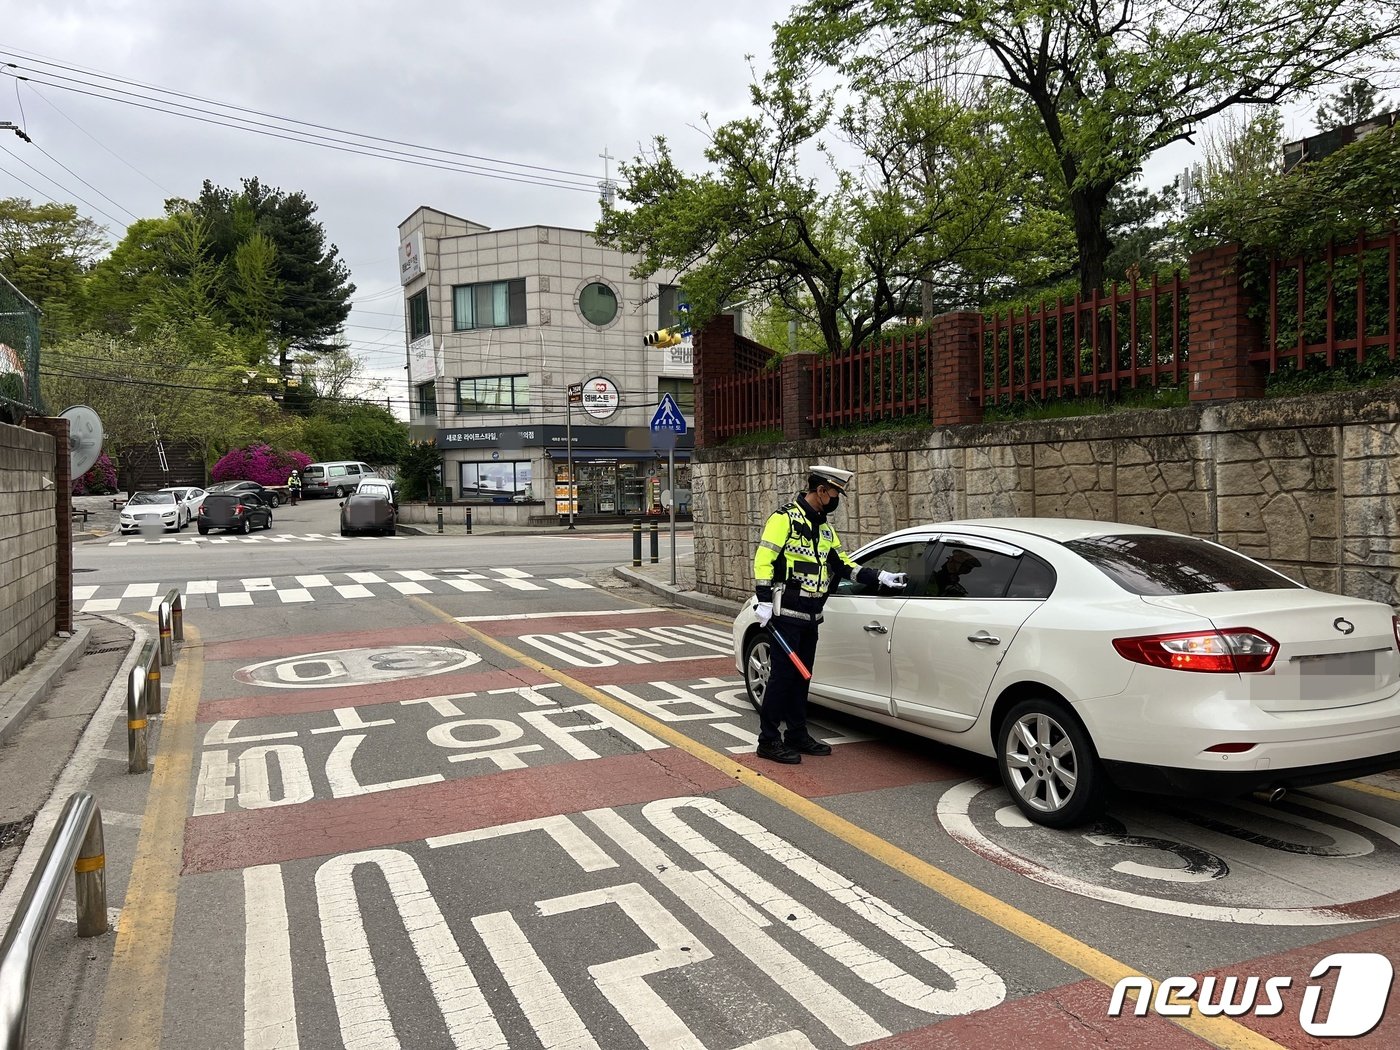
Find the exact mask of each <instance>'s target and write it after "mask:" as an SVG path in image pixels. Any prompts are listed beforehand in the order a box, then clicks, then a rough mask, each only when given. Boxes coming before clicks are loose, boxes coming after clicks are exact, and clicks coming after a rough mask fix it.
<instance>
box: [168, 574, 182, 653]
mask: <svg viewBox="0 0 1400 1050" xmlns="http://www.w3.org/2000/svg"><path fill="white" fill-rule="evenodd" d="M165 600H166V601H167V602H169V603H170V627H171V633H172V634H173V635H174V638H175V641H177V642H183V641H184V640H185V599H184V598H183V597H182V596H181V594H180V588H179V587H171V588H170V590H169V591H168V592H167V593H166V595H165Z"/></svg>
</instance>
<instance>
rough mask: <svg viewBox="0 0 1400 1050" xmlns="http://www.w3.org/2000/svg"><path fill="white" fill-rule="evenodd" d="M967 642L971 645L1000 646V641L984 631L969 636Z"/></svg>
mask: <svg viewBox="0 0 1400 1050" xmlns="http://www.w3.org/2000/svg"><path fill="white" fill-rule="evenodd" d="M967 640H968V641H969V642H971V643H972V644H973V645H1000V644H1001V639H1000V638H998V637H997V636H996V635H994V634H988V633H987V632H986V631H978V632H977V633H976V634H969V635H968V636H967Z"/></svg>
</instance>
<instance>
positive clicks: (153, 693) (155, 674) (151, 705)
mask: <svg viewBox="0 0 1400 1050" xmlns="http://www.w3.org/2000/svg"><path fill="white" fill-rule="evenodd" d="M139 662H140V663H141V664H142V665H143V666H144V667H145V668H146V713H147V714H148V715H158V714H160V712H161V708H162V706H163V698H162V697H161V695H160V652H159V650H158V649H157V648H156V643H155V642H154V641H150V642H147V643H146V644H145V645H144V646H142V648H141V659H140V661H139Z"/></svg>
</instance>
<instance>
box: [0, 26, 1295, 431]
mask: <svg viewBox="0 0 1400 1050" xmlns="http://www.w3.org/2000/svg"><path fill="white" fill-rule="evenodd" d="M790 6H791V0H742V2H734V0H707V2H705V3H696V2H693V0H690V2H684V3H682V2H678V0H651V2H643V0H515V2H509V3H506V2H500V0H472V2H463V0H458V2H455V3H454V2H451V0H433V2H424V0H394V2H388V0H383V2H371V0H280V2H276V3H274V2H270V0H243V2H241V3H237V4H222V3H218V4H216V3H209V2H207V0H116V2H113V0H108V2H98V0H86V2H80V0H45V2H44V3H42V4H35V3H32V2H28V0H26V2H24V3H20V2H19V0H0V26H3V27H4V31H3V33H2V34H0V62H7V63H15V64H16V65H18V66H21V67H25V68H24V69H20V70H9V71H8V72H11V73H14V72H18V73H21V74H22V75H29V76H30V77H31V80H30V81H29V82H24V83H20V82H17V81H16V80H15V79H13V78H12V77H10V76H3V77H0V123H4V122H6V121H9V122H12V123H15V124H18V125H21V126H22V127H23V128H24V129H26V130H27V132H28V134H29V135H30V137H31V138H32V139H33V145H32V146H31V145H27V144H26V143H24V142H22V141H21V140H19V139H18V138H15V137H14V136H13V135H12V134H11V133H9V132H5V131H0V197H9V196H19V197H26V198H29V199H31V200H36V201H38V200H45V199H52V200H57V201H64V202H74V203H77V204H78V205H79V207H80V209H81V210H82V211H83V212H84V213H85V214H88V215H90V216H91V217H92V218H94V219H95V220H97V221H98V222H99V223H102V224H103V225H105V226H106V227H107V228H108V230H109V233H110V235H111V237H112V240H113V242H115V241H116V240H119V239H120V237H121V236H122V234H123V233H124V227H123V226H122V223H125V222H130V221H132V220H133V218H135V217H143V218H144V217H150V216H157V215H161V214H163V210H164V209H163V204H164V200H165V199H166V198H167V197H171V196H178V197H193V196H195V195H197V194H198V192H199V188H200V184H201V183H202V181H203V180H204V179H210V180H212V181H214V182H215V183H217V184H220V185H223V186H231V187H236V186H237V185H238V184H239V181H240V180H241V179H242V178H244V177H247V176H253V175H256V176H258V177H259V178H260V179H262V180H263V182H264V183H266V184H269V185H272V186H277V187H280V188H282V189H284V190H287V191H295V190H300V191H302V192H304V193H305V194H306V195H307V196H308V197H309V198H310V199H311V200H313V201H314V202H315V203H316V204H317V205H318V206H319V212H318V215H317V217H318V218H319V219H320V221H321V222H322V224H323V225H324V226H325V229H326V233H327V235H328V237H329V239H330V241H331V242H333V243H334V244H336V245H337V246H338V247H339V249H340V253H341V256H342V257H343V258H344V259H345V261H346V263H347V264H348V266H349V267H350V271H351V275H352V279H353V280H354V282H355V285H356V291H355V297H354V301H355V307H354V312H353V313H352V314H351V317H350V322H349V326H348V328H347V330H346V335H347V338H348V340H349V342H350V344H351V346H352V348H353V349H354V351H355V352H356V353H357V354H358V355H359V356H360V357H361V358H362V359H363V360H364V362H365V364H366V366H367V368H368V369H369V370H370V371H371V372H372V373H374V374H376V375H378V376H381V377H384V378H386V379H388V380H389V381H390V384H391V385H390V388H389V390H388V391H387V393H388V394H389V396H391V397H393V398H395V399H402V398H404V397H405V391H404V389H403V370H402V364H403V360H404V349H403V323H402V316H403V310H402V297H401V295H400V291H399V283H398V274H397V247H398V240H397V227H398V224H399V222H401V221H402V220H403V219H404V218H405V217H406V216H408V215H409V214H410V213H411V212H412V211H413V210H414V209H415V208H417V207H418V206H419V205H431V206H433V207H437V208H441V209H442V210H444V211H448V212H451V213H453V214H456V215H460V216H462V217H465V218H469V219H472V220H474V221H477V222H480V223H484V224H485V225H487V226H491V227H494V228H507V227H512V226H523V225H531V224H535V223H542V224H551V225H560V226H571V227H580V228H584V229H588V228H591V227H592V225H593V224H594V222H595V221H596V219H597V216H598V204H597V191H596V188H590V187H588V186H585V188H584V189H568V188H561V187H558V186H548V187H546V186H539V185H526V184H522V183H519V182H511V181H506V180H504V179H499V178H489V177H483V176H481V175H471V174H464V173H461V172H449V171H442V170H435V169H433V168H430V167H419V166H412V165H409V164H405V163H396V162H394V161H390V160H385V159H377V158H371V157H365V156H358V155H355V154H352V153H346V152H336V151H333V150H330V149H325V148H321V147H317V146H313V145H307V144H304V143H301V142H294V141H286V140H283V139H277V138H271V137H267V136H264V135H258V134H251V133H249V132H247V131H240V130H234V129H232V128H228V127H220V126H216V125H214V124H210V123H202V122H199V121H197V120H193V119H188V118H182V117H179V116H171V115H167V114H164V113H159V112H153V111H152V110H151V109H146V108H139V107H138V106H135V105H131V104H123V103H121V102H118V101H113V99H112V96H113V95H114V94H115V92H116V91H117V90H127V91H139V92H140V93H141V94H145V95H149V94H151V92H149V91H147V90H145V89H139V88H133V87H132V86H131V85H130V84H118V83H115V82H113V81H107V82H106V86H105V87H99V88H96V89H93V88H91V87H83V88H82V89H81V90H82V91H88V92H94V91H95V94H81V93H77V92H75V91H73V90H64V89H63V88H61V87H57V86H43V85H40V84H38V83H36V81H38V80H47V81H50V82H51V83H52V84H54V85H57V84H64V83H69V82H67V81H65V80H63V79H61V78H63V77H73V78H75V79H81V80H87V81H89V82H91V81H92V80H93V74H105V75H107V76H109V77H114V78H121V79H123V80H127V81H136V82H139V83H140V84H143V85H149V86H153V87H159V88H164V89H168V90H171V91H178V92H182V93H184V94H187V95H192V96H199V97H200V98H202V99H208V100H213V101H215V102H220V103H226V104H231V105H235V106H240V107H245V108H247V109H251V110H260V111H263V112H265V113H268V114H273V115H276V116H278V117H289V118H294V119H296V120H300V121H305V122H308V123H312V124H320V125H325V126H328V127H333V128H337V129H345V130H348V131H354V132H360V133H363V134H368V135H376V136H380V137H383V138H386V139H395V140H400V141H401V142H404V143H411V144H414V145H415V146H430V147H436V148H438V149H445V150H455V151H460V152H462V153H468V154H474V155H477V156H478V157H483V158H491V159H492V161H508V162H514V163H515V164H527V165H536V166H538V167H541V168H550V169H558V170H559V171H562V172H568V173H574V174H566V175H559V174H554V175H552V176H551V175H550V174H549V173H546V172H538V171H536V172H531V171H530V170H529V169H519V168H513V169H504V166H503V165H500V164H495V163H491V162H489V161H480V162H477V163H480V164H482V165H483V166H485V167H487V168H489V169H491V170H493V171H496V172H498V173H500V172H501V171H502V170H510V171H512V172H513V176H514V177H522V176H523V177H530V178H533V177H536V176H538V177H554V178H562V179H564V180H565V181H567V182H570V183H591V182H593V181H596V179H598V178H601V177H602V174H603V164H604V162H603V160H602V159H601V158H600V157H599V154H601V153H602V152H603V151H604V148H605V147H606V148H607V149H608V150H609V151H610V152H611V153H612V154H613V155H614V156H615V157H622V158H631V157H632V156H634V155H635V154H636V152H637V151H638V148H639V145H640V144H642V143H645V142H648V141H650V139H651V138H652V136H654V135H656V134H665V135H666V136H667V137H668V138H669V139H670V140H671V142H672V144H673V147H674V148H675V150H676V153H677V155H678V157H679V159H680V160H681V161H682V162H683V163H686V164H687V166H689V167H692V168H695V167H698V166H699V163H700V151H701V149H702V148H703V138H702V136H701V135H700V133H699V132H698V131H696V130H695V127H694V126H695V125H698V124H700V123H701V114H704V113H708V114H710V116H711V118H712V120H713V121H714V122H715V123H719V122H721V121H723V120H724V119H727V118H730V117H733V116H737V115H739V114H740V113H742V112H743V111H744V109H745V107H746V104H747V90H748V86H749V84H750V82H751V76H752V75H751V72H750V67H749V62H748V60H747V59H746V56H747V55H753V56H756V61H758V62H759V63H763V62H764V61H765V60H766V56H767V54H768V48H769V43H770V41H771V37H772V33H771V27H772V25H773V23H774V22H776V21H778V20H780V19H781V18H782V17H783V16H784V15H785V14H786V13H787V11H788V9H789V8H790ZM40 60H43V61H44V62H47V63H54V64H57V65H43V64H41V62H40ZM60 66H62V67H68V68H67V69H63V68H58V67H60ZM31 71H38V72H31ZM78 71H82V72H78ZM71 86H75V85H72V84H70V87H71ZM101 96H105V97H101ZM185 101H186V102H187V103H188V104H191V105H194V104H196V103H194V102H193V101H191V100H185ZM142 104H143V105H148V104H149V103H147V102H143V103H142ZM206 108H207V107H206ZM211 119H215V118H211ZM250 119H266V118H258V117H251V118H250ZM305 130H307V131H314V129H305ZM1290 130H1291V129H1290ZM1300 130H1302V131H1306V130H1307V129H1306V128H1302V129H1300ZM322 134H330V133H329V132H322ZM391 148H396V149H401V150H404V151H405V152H406V153H409V154H410V155H413V156H418V157H422V158H425V159H427V158H428V155H426V154H424V153H423V152H422V151H421V150H416V149H414V148H413V146H393V147H391ZM1178 156H1179V157H1180V159H1178V158H1177V157H1169V158H1162V159H1159V160H1158V161H1157V162H1156V163H1155V164H1154V165H1153V166H1152V167H1151V168H1149V182H1151V183H1152V185H1154V186H1155V185H1159V184H1160V183H1162V182H1166V181H1170V178H1171V173H1172V172H1174V171H1175V170H1179V168H1180V167H1181V166H1182V164H1183V163H1184V162H1185V161H1186V160H1189V157H1187V156H1180V155H1178ZM1153 168H1155V169H1156V171H1157V172H1158V173H1160V177H1159V178H1156V179H1154V178H1152V175H1153ZM65 169H67V170H65ZM613 170H614V171H616V162H614V164H613ZM395 407H396V408H398V409H400V411H401V414H402V407H403V406H402V404H396V406H395Z"/></svg>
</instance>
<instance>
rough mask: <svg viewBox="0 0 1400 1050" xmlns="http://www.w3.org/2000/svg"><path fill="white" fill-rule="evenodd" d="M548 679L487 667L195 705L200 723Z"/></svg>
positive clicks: (524, 671) (267, 691)
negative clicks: (379, 682) (460, 672)
mask: <svg viewBox="0 0 1400 1050" xmlns="http://www.w3.org/2000/svg"><path fill="white" fill-rule="evenodd" d="M549 681H551V679H548V678H546V677H545V676H544V675H542V674H540V673H538V672H537V671H531V670H529V669H528V668H525V667H521V668H518V669H516V670H509V671H502V670H496V669H494V668H488V669H485V670H481V671H469V672H465V673H462V674H442V675H434V676H432V677H430V678H401V679H398V680H397V681H392V682H384V683H382V684H380V685H372V686H371V685H347V686H338V687H336V688H334V689H264V690H263V691H262V692H260V693H257V694H255V695H253V696H233V697H228V698H226V699H223V700H205V701H203V702H202V703H201V704H200V705H199V714H198V716H197V717H198V719H199V721H201V722H220V721H224V720H226V719H230V718H263V717H269V716H274V715H304V714H312V713H314V712H317V711H329V710H332V709H334V708H337V707H368V706H370V705H372V704H394V703H398V702H399V701H401V700H416V699H418V698H420V697H424V696H456V695H458V694H460V693H483V692H487V691H488V690H491V689H515V688H520V687H522V686H527V685H534V686H539V685H543V684H545V683H546V682H549Z"/></svg>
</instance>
